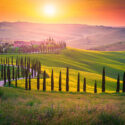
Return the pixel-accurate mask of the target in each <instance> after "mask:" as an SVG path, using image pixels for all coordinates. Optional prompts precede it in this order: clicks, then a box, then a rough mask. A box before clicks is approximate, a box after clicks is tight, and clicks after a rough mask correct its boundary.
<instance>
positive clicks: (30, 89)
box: [29, 75, 31, 90]
mask: <svg viewBox="0 0 125 125" xmlns="http://www.w3.org/2000/svg"><path fill="white" fill-rule="evenodd" d="M29 90H31V75H29Z"/></svg>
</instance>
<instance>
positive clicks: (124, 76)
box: [122, 72, 125, 92]
mask: <svg viewBox="0 0 125 125" xmlns="http://www.w3.org/2000/svg"><path fill="white" fill-rule="evenodd" d="M122 91H123V92H125V72H124V74H123V90H122Z"/></svg>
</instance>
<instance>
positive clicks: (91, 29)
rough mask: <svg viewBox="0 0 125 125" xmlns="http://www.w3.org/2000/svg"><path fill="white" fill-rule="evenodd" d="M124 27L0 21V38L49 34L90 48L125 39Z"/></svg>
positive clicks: (44, 35)
mask: <svg viewBox="0 0 125 125" xmlns="http://www.w3.org/2000/svg"><path fill="white" fill-rule="evenodd" d="M124 34H125V28H120V27H119V28H116V27H106V26H89V25H80V24H39V23H27V22H15V23H9V22H1V23H0V40H44V39H46V38H48V37H49V36H51V37H53V38H54V39H55V40H57V41H58V40H64V41H66V43H67V45H68V46H69V47H73V48H80V49H90V48H94V47H98V46H104V45H107V44H112V43H116V42H119V41H125V35H124Z"/></svg>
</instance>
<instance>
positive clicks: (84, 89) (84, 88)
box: [83, 78, 86, 92]
mask: <svg viewBox="0 0 125 125" xmlns="http://www.w3.org/2000/svg"><path fill="white" fill-rule="evenodd" d="M83 91H84V92H86V78H84V84H83Z"/></svg>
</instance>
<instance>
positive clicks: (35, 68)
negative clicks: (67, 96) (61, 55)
mask: <svg viewBox="0 0 125 125" xmlns="http://www.w3.org/2000/svg"><path fill="white" fill-rule="evenodd" d="M1 64H2V65H1V75H0V79H3V80H4V85H6V81H7V79H8V83H9V86H10V85H11V80H14V79H15V86H16V87H17V79H19V78H20V77H25V89H26V90H28V89H29V90H31V78H33V77H37V89H38V90H39V89H40V75H41V63H40V62H39V61H38V60H31V59H30V58H29V57H28V58H27V57H25V58H24V57H20V58H19V57H16V61H15V64H16V68H15V65H14V60H13V57H11V59H10V58H9V57H6V58H4V59H3V58H1ZM28 79H29V80H28ZM61 79H62V76H61V71H60V73H59V91H62V88H61V84H62V80H61ZM28 81H29V82H28ZM105 83H106V80H105V67H104V68H103V71H102V92H105V86H106V85H105ZM43 91H46V71H44V72H43ZM51 91H54V73H53V70H52V74H51ZM66 91H67V92H68V91H69V68H68V67H67V69H66ZM83 91H84V92H86V78H84V81H83ZM77 92H80V73H78V80H77ZM116 92H120V75H119V74H118V78H117V87H116ZM123 92H125V73H124V75H123ZM94 93H97V81H95V84H94Z"/></svg>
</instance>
